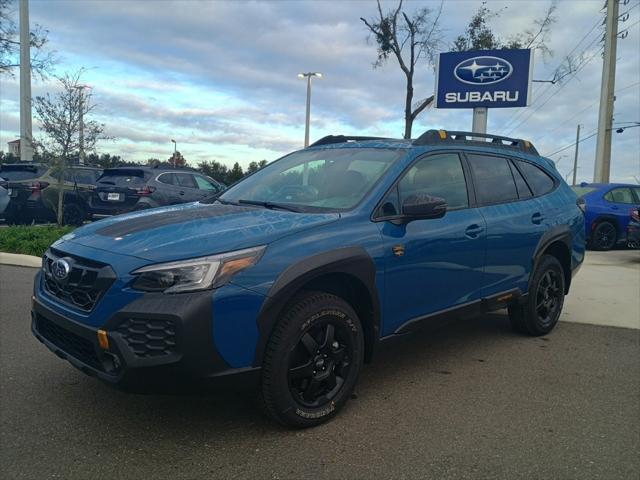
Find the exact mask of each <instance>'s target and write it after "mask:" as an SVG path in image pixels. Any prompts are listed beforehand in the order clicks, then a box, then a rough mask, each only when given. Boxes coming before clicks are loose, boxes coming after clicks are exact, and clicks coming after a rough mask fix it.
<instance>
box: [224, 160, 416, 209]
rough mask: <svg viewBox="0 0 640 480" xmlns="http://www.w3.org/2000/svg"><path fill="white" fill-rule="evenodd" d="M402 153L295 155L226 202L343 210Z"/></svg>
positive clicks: (247, 182) (251, 180) (234, 190)
mask: <svg viewBox="0 0 640 480" xmlns="http://www.w3.org/2000/svg"><path fill="white" fill-rule="evenodd" d="M404 154H405V151H404V149H393V150H392V149H382V148H332V149H322V150H302V151H299V152H295V153H292V154H291V155H288V156H286V157H284V158H282V159H280V160H278V161H276V162H274V163H272V164H270V165H267V166H266V167H265V168H263V169H261V170H259V171H257V172H256V173H254V174H253V175H251V176H250V177H247V178H246V179H244V180H242V181H241V182H239V183H237V184H236V185H234V186H233V187H231V188H230V189H229V190H227V191H226V192H225V193H224V194H222V195H221V196H220V197H218V199H219V200H220V201H222V202H231V203H240V204H242V203H247V204H255V205H263V206H265V207H267V208H270V207H277V206H278V205H287V206H290V207H293V208H291V209H294V210H305V211H314V210H316V211H328V210H345V209H350V208H353V207H354V206H355V205H357V204H358V203H359V202H360V200H362V198H364V196H365V194H366V193H367V192H368V191H369V190H370V189H371V187H372V186H373V185H374V184H375V183H376V182H377V181H378V179H379V178H380V177H381V176H382V175H383V174H384V173H385V172H386V171H387V169H388V168H389V167H390V166H391V165H392V164H393V162H395V161H396V160H397V159H398V158H400V157H402V156H403V155H404Z"/></svg>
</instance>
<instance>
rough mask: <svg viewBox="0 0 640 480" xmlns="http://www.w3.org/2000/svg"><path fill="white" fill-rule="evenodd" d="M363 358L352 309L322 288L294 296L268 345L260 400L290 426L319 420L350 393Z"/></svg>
mask: <svg viewBox="0 0 640 480" xmlns="http://www.w3.org/2000/svg"><path fill="white" fill-rule="evenodd" d="M363 361H364V334H363V331H362V325H361V323H360V320H359V319H358V316H357V314H356V312H355V311H354V310H353V308H352V307H351V306H350V305H349V304H348V303H347V302H345V301H344V300H343V299H341V298H340V297H337V296H335V295H331V294H328V293H323V292H308V293H306V294H304V295H302V296H298V297H297V298H296V299H294V301H293V302H291V303H290V304H289V306H288V307H287V308H286V310H285V313H284V315H283V316H282V318H281V320H280V321H279V322H278V324H277V325H276V327H275V329H274V331H273V333H272V335H271V337H270V339H269V342H268V344H267V347H266V351H265V357H264V362H263V366H262V382H261V383H262V384H261V391H260V401H261V404H262V407H263V410H264V411H265V412H266V413H267V414H268V415H269V416H270V417H271V418H273V419H274V420H275V421H277V422H279V423H280V424H282V425H285V426H288V427H296V428H306V427H312V426H315V425H319V424H321V423H324V422H326V421H327V420H329V419H331V418H332V417H333V416H335V415H336V414H337V413H338V411H339V410H340V409H341V408H342V407H343V406H344V404H345V403H346V402H347V401H348V400H349V398H350V397H351V394H352V391H353V389H354V387H355V384H356V382H357V380H358V375H359V373H360V369H361V368H362V364H363Z"/></svg>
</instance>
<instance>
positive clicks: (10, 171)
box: [0, 165, 46, 181]
mask: <svg viewBox="0 0 640 480" xmlns="http://www.w3.org/2000/svg"><path fill="white" fill-rule="evenodd" d="M45 171H46V168H44V167H42V166H40V165H0V178H3V179H5V180H10V181H20V180H31V179H32V178H39V177H41V176H42V175H43V174H44V172H45Z"/></svg>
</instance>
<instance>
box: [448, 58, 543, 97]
mask: <svg viewBox="0 0 640 480" xmlns="http://www.w3.org/2000/svg"><path fill="white" fill-rule="evenodd" d="M436 71H437V76H436V108H474V107H489V108H508V107H525V106H527V105H529V103H530V95H531V75H532V73H533V55H532V53H531V50H475V51H471V52H449V53H441V54H440V55H439V57H438V66H437V69H436Z"/></svg>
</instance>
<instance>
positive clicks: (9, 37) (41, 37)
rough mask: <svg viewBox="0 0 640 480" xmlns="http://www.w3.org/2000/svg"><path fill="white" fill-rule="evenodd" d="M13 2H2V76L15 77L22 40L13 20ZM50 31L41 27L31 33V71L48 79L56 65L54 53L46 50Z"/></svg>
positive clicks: (0, 41)
mask: <svg viewBox="0 0 640 480" xmlns="http://www.w3.org/2000/svg"><path fill="white" fill-rule="evenodd" d="M12 3H13V1H12V0H0V75H8V76H11V77H13V76H14V73H13V72H14V70H15V68H16V67H19V66H20V40H19V32H18V28H17V26H16V22H15V20H14V19H13V16H14V14H15V13H14V11H12V8H11V5H12ZM48 34H49V31H48V30H45V29H44V28H42V26H40V25H35V28H34V29H33V30H32V31H31V32H30V45H31V52H32V57H31V70H32V72H33V73H35V74H37V75H38V76H40V78H43V77H46V76H47V73H49V72H50V70H51V67H52V66H53V64H54V63H55V57H54V54H53V52H51V51H50V50H48V49H47V48H46V44H47V43H48V41H49V40H48V38H47V36H48Z"/></svg>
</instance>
